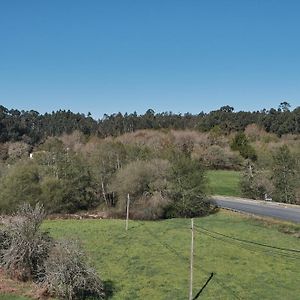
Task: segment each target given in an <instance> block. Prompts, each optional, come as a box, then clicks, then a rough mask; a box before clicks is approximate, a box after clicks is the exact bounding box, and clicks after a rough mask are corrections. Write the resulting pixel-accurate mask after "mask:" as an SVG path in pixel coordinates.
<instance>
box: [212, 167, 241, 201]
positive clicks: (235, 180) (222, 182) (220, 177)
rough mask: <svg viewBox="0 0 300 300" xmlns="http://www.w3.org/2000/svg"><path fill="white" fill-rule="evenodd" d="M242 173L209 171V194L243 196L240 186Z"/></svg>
mask: <svg viewBox="0 0 300 300" xmlns="http://www.w3.org/2000/svg"><path fill="white" fill-rule="evenodd" d="M240 176H241V175H240V172H238V171H231V170H209V171H207V180H208V187H209V190H208V192H209V194H211V195H222V196H236V197H240V196H241V189H240V186H239V181H240Z"/></svg>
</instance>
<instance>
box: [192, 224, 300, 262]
mask: <svg viewBox="0 0 300 300" xmlns="http://www.w3.org/2000/svg"><path fill="white" fill-rule="evenodd" d="M196 231H198V232H200V233H202V234H204V235H206V236H208V237H211V238H213V239H216V240H219V241H222V242H224V243H228V244H230V245H232V243H231V242H229V241H228V240H226V239H224V238H222V237H217V236H214V235H213V234H211V233H209V232H205V231H200V230H199V229H196ZM251 246H252V245H243V244H239V245H238V247H241V248H243V249H246V250H248V251H252V252H258V251H260V252H261V251H262V252H264V253H265V252H266V251H267V252H268V253H272V254H274V255H278V256H281V257H286V258H290V259H300V257H298V256H294V255H289V254H288V253H280V252H275V251H272V250H265V249H260V248H256V249H254V248H251ZM252 247H253V246H252Z"/></svg>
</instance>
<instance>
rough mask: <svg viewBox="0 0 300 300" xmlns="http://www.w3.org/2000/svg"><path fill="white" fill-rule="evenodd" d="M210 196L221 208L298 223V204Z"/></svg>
mask: <svg viewBox="0 0 300 300" xmlns="http://www.w3.org/2000/svg"><path fill="white" fill-rule="evenodd" d="M212 198H213V199H214V200H215V201H216V202H217V204H218V205H219V206H220V207H223V208H230V209H234V210H237V211H241V212H246V213H251V214H254V215H259V216H266V217H272V218H276V219H281V220H285V221H292V222H296V223H300V207H299V206H298V205H284V204H282V203H280V204H278V203H274V202H271V203H270V202H265V201H256V200H250V199H241V198H231V197H222V196H214V197H212Z"/></svg>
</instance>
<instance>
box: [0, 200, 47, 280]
mask: <svg viewBox="0 0 300 300" xmlns="http://www.w3.org/2000/svg"><path fill="white" fill-rule="evenodd" d="M44 218H45V212H44V210H43V208H42V207H41V206H40V205H38V204H37V205H36V206H35V207H34V208H32V207H31V206H30V205H29V204H24V205H22V206H21V207H20V208H19V210H18V211H17V214H16V215H14V216H13V217H12V219H11V220H10V221H9V222H8V223H7V224H6V225H5V227H4V238H5V239H6V240H5V241H6V245H5V246H4V247H3V249H1V256H2V262H1V265H2V267H3V268H4V269H5V270H6V272H7V273H8V274H9V275H10V276H11V277H12V278H16V279H18V280H22V281H27V280H30V279H38V276H39V272H41V271H42V269H43V263H44V260H45V259H46V258H47V256H48V253H49V250H50V248H51V245H52V239H51V238H50V237H49V235H48V234H47V233H46V232H41V231H40V225H41V223H42V221H43V220H44ZM8 242H9V243H8Z"/></svg>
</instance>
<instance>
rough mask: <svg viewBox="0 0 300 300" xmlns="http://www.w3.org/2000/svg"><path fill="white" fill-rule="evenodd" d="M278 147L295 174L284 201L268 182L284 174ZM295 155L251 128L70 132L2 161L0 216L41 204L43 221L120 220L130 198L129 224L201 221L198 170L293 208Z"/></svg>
mask: <svg viewBox="0 0 300 300" xmlns="http://www.w3.org/2000/svg"><path fill="white" fill-rule="evenodd" d="M224 113H225V112H224ZM226 113H231V112H226ZM282 145H286V146H287V147H288V149H289V152H290V154H289V155H290V156H291V158H292V161H293V163H290V164H289V166H288V168H290V166H292V165H293V166H294V167H295V170H294V171H293V172H292V176H290V175H289V174H288V173H287V174H286V175H289V176H290V178H291V181H290V182H291V183H292V184H291V188H290V190H291V192H290V193H291V194H290V195H292V196H288V199H284V197H285V195H284V194H283V193H281V194H280V192H279V190H280V187H279V186H280V184H279V183H278V182H277V183H276V182H275V181H276V179H279V178H281V177H280V176H273V173H274V172H275V171H276V172H277V174H279V173H281V174H284V173H282V172H283V170H284V168H281V169H280V168H277V167H278V165H279V161H280V160H277V161H276V162H275V159H274V157H275V156H274V155H272V154H273V153H274V154H275V153H276V151H278V149H279V148H280V147H281V146H282ZM13 149H15V150H16V148H15V147H13ZM21 149H25V147H23V146H22V147H21ZM299 149H300V142H299V136H298V135H285V136H282V137H281V138H279V137H278V136H276V135H275V134H272V133H268V132H266V131H265V130H264V129H263V128H262V127H260V126H258V125H256V124H251V125H249V126H247V127H246V129H245V131H244V132H233V133H231V134H226V135H225V134H224V133H223V130H222V128H221V126H220V125H215V126H214V127H213V128H212V129H211V130H210V131H209V132H199V131H197V130H173V129H172V130H140V131H135V132H131V133H126V134H124V135H121V136H118V137H108V138H105V139H103V138H99V137H97V136H88V135H84V134H83V133H81V132H80V131H74V132H72V133H71V134H63V135H61V136H57V137H48V138H47V139H46V140H45V141H44V142H43V143H41V144H39V145H37V146H35V147H34V148H32V149H31V151H32V156H31V158H29V153H27V154H26V155H25V156H22V155H21V156H14V157H7V158H6V159H3V160H2V162H1V163H0V211H1V212H3V213H7V212H10V211H12V210H13V209H15V208H16V207H17V206H18V205H19V204H20V203H22V202H23V201H26V202H28V203H31V204H33V205H34V204H36V203H37V202H39V203H42V204H43V205H44V207H45V208H46V209H47V211H49V212H50V213H73V212H77V211H82V210H93V209H99V210H105V211H106V213H107V215H108V216H111V217H122V216H124V214H125V202H126V199H127V194H130V198H131V210H130V211H131V217H133V218H140V219H157V218H162V217H173V216H182V215H184V216H189V215H194V214H195V213H196V215H203V214H206V213H207V212H210V211H211V208H212V207H211V206H210V205H209V204H208V202H207V201H206V199H207V196H206V190H207V189H206V180H205V170H206V169H222V170H223V169H229V170H239V171H243V172H242V173H243V176H242V180H241V187H242V191H243V193H244V195H245V196H247V197H251V198H256V199H261V198H264V195H265V194H268V195H271V196H272V197H273V199H274V200H276V201H288V202H293V203H297V202H299V196H300V188H299V182H300V181H299V179H298V178H299V175H298V174H299V168H298V167H297V166H299V157H300V152H299ZM22 151H23V150H22ZM26 151H27V150H26ZM291 170H293V169H291ZM176 172H177V173H176ZM286 175H284V176H286ZM180 176H182V178H185V176H187V177H186V178H187V179H184V180H183V179H180V180H181V181H183V182H184V184H182V185H180V184H179V181H180V180H179V181H178V178H180ZM188 176H190V177H188ZM174 182H175V183H174ZM190 184H193V185H192V186H191V185H190ZM175 188H176V189H175ZM180 189H181V190H180ZM281 189H282V188H281ZM190 191H193V193H194V196H190V195H189V193H190ZM285 194H286V193H285ZM192 200H193V201H192ZM188 206H190V208H189V209H190V210H188V209H185V207H188Z"/></svg>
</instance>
